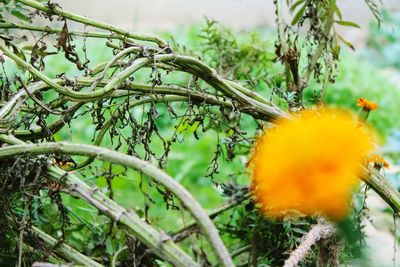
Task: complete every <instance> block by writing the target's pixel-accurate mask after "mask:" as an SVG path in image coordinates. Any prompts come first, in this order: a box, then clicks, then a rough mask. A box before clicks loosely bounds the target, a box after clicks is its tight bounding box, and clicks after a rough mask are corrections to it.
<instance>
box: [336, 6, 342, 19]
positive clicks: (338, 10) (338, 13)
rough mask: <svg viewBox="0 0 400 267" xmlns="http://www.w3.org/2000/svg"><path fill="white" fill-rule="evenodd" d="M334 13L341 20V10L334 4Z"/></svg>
mask: <svg viewBox="0 0 400 267" xmlns="http://www.w3.org/2000/svg"><path fill="white" fill-rule="evenodd" d="M335 13H336V15H337V16H338V17H339V19H340V20H342V12H341V11H340V9H339V7H338V6H337V5H336V4H335Z"/></svg>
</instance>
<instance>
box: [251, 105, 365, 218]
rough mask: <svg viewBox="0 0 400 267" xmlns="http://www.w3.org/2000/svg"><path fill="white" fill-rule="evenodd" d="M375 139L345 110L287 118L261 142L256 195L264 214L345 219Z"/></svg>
mask: <svg viewBox="0 0 400 267" xmlns="http://www.w3.org/2000/svg"><path fill="white" fill-rule="evenodd" d="M372 146H373V145H372V134H371V133H370V132H369V130H368V129H366V128H364V127H363V126H360V125H358V124H357V123H356V122H355V121H354V120H353V118H352V117H351V116H350V115H349V114H347V113H345V112H342V111H333V110H321V111H303V112H301V113H300V114H299V116H298V117H296V118H295V119H281V120H280V121H278V122H277V126H276V127H275V128H273V129H270V130H268V131H266V132H264V133H263V134H262V135H261V136H260V138H259V140H258V142H257V143H256V145H255V147H254V150H253V155H252V158H251V162H250V164H249V166H250V168H251V169H252V176H253V177H252V178H253V179H252V186H251V188H252V192H253V195H254V198H255V201H256V203H257V204H258V206H259V208H260V209H261V211H262V212H264V213H265V214H266V215H267V216H270V217H273V218H277V217H278V218H281V217H284V216H285V215H287V214H288V213H291V212H292V211H299V212H301V213H304V214H307V215H314V214H321V215H325V216H327V217H329V218H331V219H337V220H339V219H341V218H343V217H344V216H345V215H346V214H347V212H348V209H349V206H350V200H351V194H352V191H353V189H354V187H355V186H356V185H357V184H358V181H359V180H358V178H357V175H358V174H359V173H360V171H361V170H360V166H361V164H362V162H363V159H364V157H365V156H366V155H367V154H368V152H369V151H370V150H371V149H372Z"/></svg>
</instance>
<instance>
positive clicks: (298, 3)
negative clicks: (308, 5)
mask: <svg viewBox="0 0 400 267" xmlns="http://www.w3.org/2000/svg"><path fill="white" fill-rule="evenodd" d="M305 1H306V0H299V1H297V2H296V3H294V4H293V5H292V6H291V7H290V9H289V11H290V13H293V12H294V11H295V9H296V8H297V7H298V6H299V5H301V4H302V3H304V2H305Z"/></svg>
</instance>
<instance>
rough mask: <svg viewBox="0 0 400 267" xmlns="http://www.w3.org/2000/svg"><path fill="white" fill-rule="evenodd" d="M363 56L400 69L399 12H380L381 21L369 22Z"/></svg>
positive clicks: (378, 63) (384, 65) (379, 63)
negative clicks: (368, 32) (379, 23)
mask: <svg viewBox="0 0 400 267" xmlns="http://www.w3.org/2000/svg"><path fill="white" fill-rule="evenodd" d="M367 45H368V49H367V50H366V51H365V52H366V53H365V56H366V57H368V58H370V60H371V61H372V62H374V64H376V65H378V66H383V67H388V66H389V67H394V68H397V69H400V13H393V12H390V11H388V10H384V11H383V12H382V23H381V25H378V24H377V23H374V22H371V24H370V35H369V38H368V42H367Z"/></svg>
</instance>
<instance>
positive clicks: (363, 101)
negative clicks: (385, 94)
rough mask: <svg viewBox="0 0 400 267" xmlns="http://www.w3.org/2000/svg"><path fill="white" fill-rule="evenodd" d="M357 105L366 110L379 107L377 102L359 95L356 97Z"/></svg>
mask: <svg viewBox="0 0 400 267" xmlns="http://www.w3.org/2000/svg"><path fill="white" fill-rule="evenodd" d="M357 106H359V107H362V108H363V109H365V110H366V111H372V110H376V109H377V108H378V107H379V106H378V104H377V103H375V102H372V101H369V100H367V99H365V98H361V97H359V98H358V99H357Z"/></svg>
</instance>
